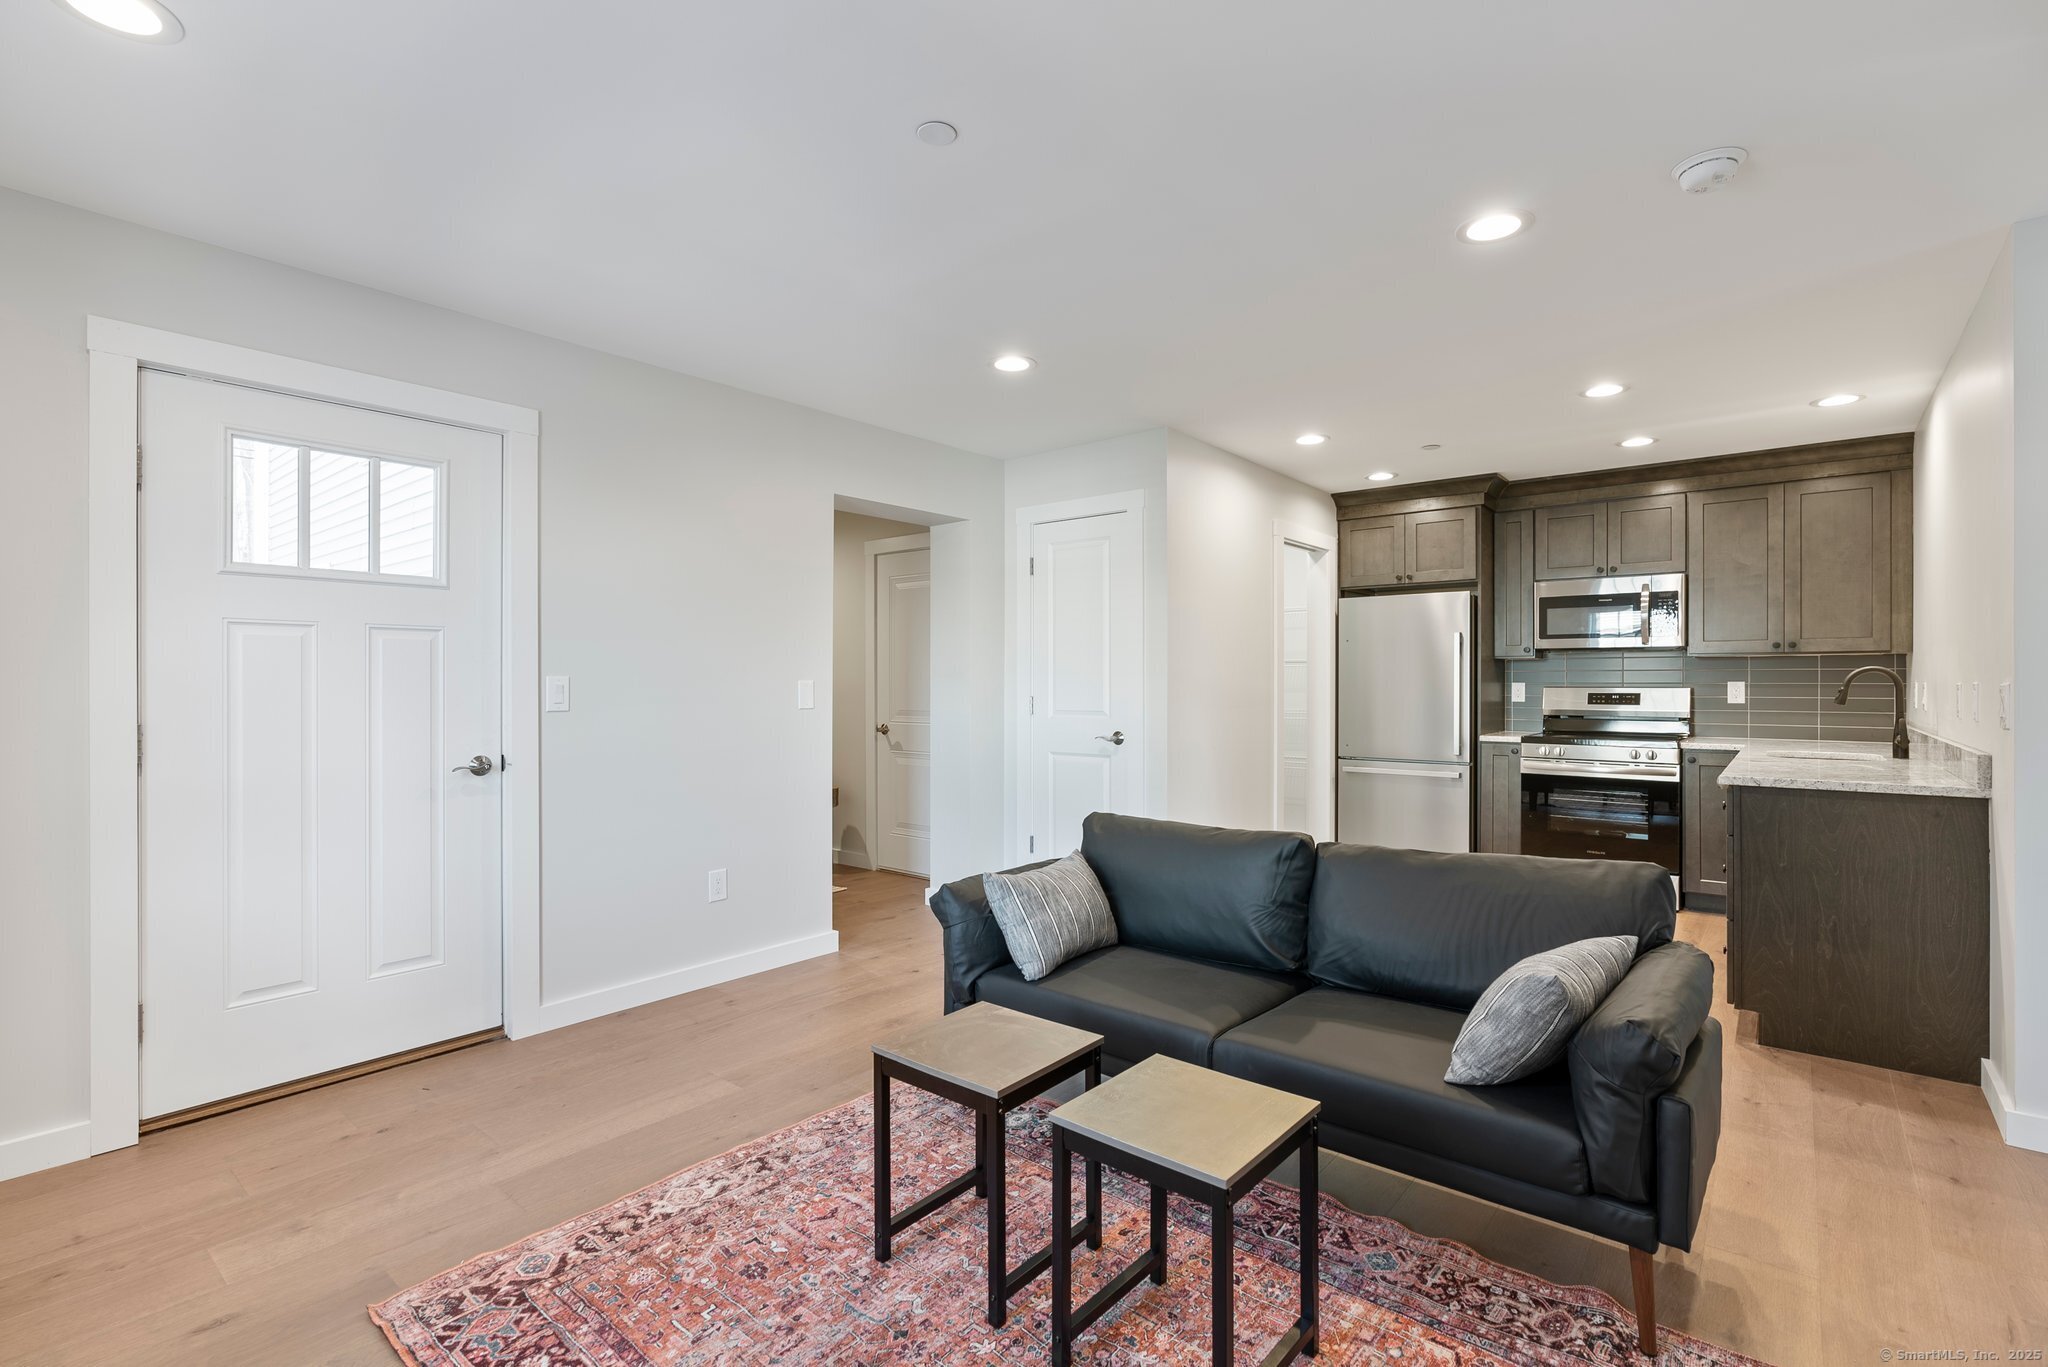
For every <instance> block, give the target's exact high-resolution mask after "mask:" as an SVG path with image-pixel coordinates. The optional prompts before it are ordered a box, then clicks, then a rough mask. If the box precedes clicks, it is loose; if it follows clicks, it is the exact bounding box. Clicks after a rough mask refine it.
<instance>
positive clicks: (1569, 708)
mask: <svg viewBox="0 0 2048 1367" xmlns="http://www.w3.org/2000/svg"><path fill="white" fill-rule="evenodd" d="M1691 734H1692V690H1691V689H1690V688H1546V689H1544V690H1543V729H1542V730H1541V731H1538V732H1535V733H1533V734H1531V735H1527V736H1524V737H1522V853H1524V854H1542V855H1550V856H1552V857H1555V858H1564V859H1630V860H1642V861H1646V862H1649V863H1653V864H1662V865H1663V866H1664V867H1665V868H1667V869H1669V870H1671V871H1672V872H1673V873H1677V872H1678V867H1679V846H1680V830H1679V814H1680V812H1681V810H1682V807H1681V803H1680V801H1679V763H1680V761H1679V754H1678V743H1679V741H1681V740H1683V739H1684V738H1685V737H1686V736H1689V735H1691Z"/></svg>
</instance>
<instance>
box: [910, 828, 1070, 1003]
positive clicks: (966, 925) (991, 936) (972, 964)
mask: <svg viewBox="0 0 2048 1367" xmlns="http://www.w3.org/2000/svg"><path fill="white" fill-rule="evenodd" d="M1050 863H1052V860H1050V859H1041V860H1039V861H1038V862H1037V863H1034V864H1019V865H1018V866H1017V867H1016V868H1014V869H1005V870H1004V872H1006V873H1023V872H1025V871H1027V870H1029V869H1042V868H1044V867H1045V866H1046V865H1047V864H1050ZM931 909H932V915H933V916H936V917H937V918H938V920H939V925H940V927H941V928H942V930H943V932H944V935H943V939H944V941H945V954H946V1009H947V1010H948V1011H957V1010H959V1009H960V1008H961V1007H963V1006H965V1005H967V1004H968V1003H969V1002H971V1001H973V1000H974V980H975V979H976V978H979V977H980V976H981V975H982V974H984V973H986V972H988V971H989V970H990V969H991V968H994V967H995V966H996V965H998V964H1006V963H1008V962H1010V947H1009V946H1008V945H1006V944H1004V943H1003V930H1002V927H1001V926H998V925H997V924H996V918H995V913H994V912H992V911H990V910H989V905H988V889H987V888H986V887H984V886H983V885H982V881H981V875H980V874H978V873H977V874H975V875H974V876H973V877H972V878H961V879H956V880H955V881H953V882H951V883H948V884H946V885H945V886H944V887H942V888H940V889H939V890H938V891H937V892H935V893H933V894H932V900H931Z"/></svg>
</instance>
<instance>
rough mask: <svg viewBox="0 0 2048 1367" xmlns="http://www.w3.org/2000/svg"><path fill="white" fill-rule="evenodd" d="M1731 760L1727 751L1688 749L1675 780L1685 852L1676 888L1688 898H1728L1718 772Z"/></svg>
mask: <svg viewBox="0 0 2048 1367" xmlns="http://www.w3.org/2000/svg"><path fill="white" fill-rule="evenodd" d="M1734 758H1735V754H1734V752H1733V751H1730V750H1688V751H1686V752H1685V767H1684V769H1683V770H1682V771H1681V773H1680V775H1679V778H1680V781H1681V783H1682V784H1683V792H1682V794H1681V797H1682V799H1683V801H1684V803H1685V849H1684V852H1683V854H1682V855H1681V857H1680V886H1681V887H1682V888H1683V889H1684V891H1685V892H1686V893H1687V894H1688V895H1689V896H1691V895H1697V896H1704V897H1726V896H1727V895H1728V794H1727V791H1726V790H1725V789H1723V788H1722V787H1721V771H1722V770H1723V769H1726V768H1727V767H1728V762H1729V761H1730V760H1732V759H1734Z"/></svg>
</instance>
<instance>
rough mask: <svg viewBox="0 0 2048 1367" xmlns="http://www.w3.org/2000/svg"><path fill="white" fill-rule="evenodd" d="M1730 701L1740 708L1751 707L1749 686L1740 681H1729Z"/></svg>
mask: <svg viewBox="0 0 2048 1367" xmlns="http://www.w3.org/2000/svg"><path fill="white" fill-rule="evenodd" d="M1728 701H1729V702H1731V703H1734V704H1735V705H1737V706H1739V707H1747V706H1749V685H1748V684H1746V683H1744V682H1742V681H1741V680H1740V679H1730V680H1729V681H1728Z"/></svg>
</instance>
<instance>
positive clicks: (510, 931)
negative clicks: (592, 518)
mask: <svg viewBox="0 0 2048 1367" xmlns="http://www.w3.org/2000/svg"><path fill="white" fill-rule="evenodd" d="M85 340H86V349H87V351H88V352H89V353H90V378H89V381H88V396H89V403H90V413H89V416H88V420H87V428H86V445H87V475H86V479H87V536H88V541H89V549H88V567H87V588H86V629H87V635H88V639H89V651H88V666H87V692H86V729H87V754H86V785H87V792H88V798H89V804H88V805H89V813H90V834H89V849H90V853H91V861H90V874H91V893H90V915H89V922H90V936H89V940H88V948H87V956H88V962H89V964H90V974H91V982H92V999H91V1005H90V1022H91V1024H90V1036H91V1079H92V1081H91V1088H92V1090H91V1104H92V1110H91V1124H90V1131H89V1147H90V1151H91V1152H92V1153H105V1152H107V1151H108V1150H110V1149H119V1148H125V1147H127V1146H128V1145H130V1144H133V1143H135V1142H136V1136H137V1128H138V1126H139V1125H140V1122H141V1111H142V1092H141V1080H142V1079H141V1061H142V1058H141V1048H140V1045H139V1042H138V1040H137V1037H136V1011H137V1004H138V1003H139V1002H140V1000H141V977H140V972H141V943H140V942H141V920H140V914H141V884H140V877H141V872H142V865H141V848H140V843H139V839H138V828H137V818H138V816H139V811H140V806H139V804H140V799H141V787H140V784H139V782H138V773H139V769H138V766H137V763H136V753H135V746H136V734H137V732H136V728H137V726H138V725H139V717H140V711H139V702H140V695H139V692H138V688H137V659H136V640H137V635H138V631H139V628H140V619H139V616H138V613H137V602H138V600H137V591H138V587H139V586H138V584H137V578H136V575H137V561H136V551H137V547H136V538H137V534H138V532H139V530H140V528H139V524H138V520H137V519H138V515H139V503H138V499H137V492H136V491H137V488H138V484H139V474H140V469H139V466H140V461H141V455H140V442H141V433H140V429H139V428H138V426H137V411H136V409H137V404H136V386H137V381H138V374H137V372H138V371H140V370H142V369H145V368H146V369H151V370H166V371H171V372H174V373H176V374H182V375H192V376H196V377H199V378H201V379H211V380H225V381H229V382H231V383H235V384H243V385H248V386H251V387H252V388H257V389H268V390H274V391H276V392H278V393H282V394H291V395H296V396H298V397H300V398H308V399H323V400H327V401H329V402H333V403H343V404H349V405H352V406H354V407H357V408H371V409H376V410H378V411H380V412H385V413H394V414H397V415H399V416H401V417H408V418H423V419H425V420H427V421H429V422H438V423H445V424H448V425H451V426H455V427H469V428H474V429H476V430H478V431H483V432H494V433H497V434H498V435H499V436H500V437H501V438H502V439H503V441H504V449H505V455H504V461H505V471H504V474H505V482H504V520H505V521H504V542H503V546H504V590H503V591H504V607H503V614H504V623H503V636H502V642H501V650H502V657H501V659H502V669H503V691H504V699H503V708H504V721H503V725H504V733H505V742H504V743H505V755H506V757H507V761H508V762H507V764H506V767H505V770H504V787H503V791H502V794H501V797H500V802H501V807H500V811H501V814H502V815H501V820H502V822H503V832H504V834H503V840H502V844H501V851H502V859H503V861H504V868H503V875H504V884H503V886H504V909H503V910H504V918H505V934H504V946H505V948H504V956H505V962H504V973H505V993H504V1002H505V1033H506V1034H508V1035H511V1036H513V1037H514V1038H517V1037H519V1036H520V1035H526V1034H532V1033H533V1032H534V1031H536V1030H538V1029H540V1028H541V1019H540V1015H541V1011H540V414H539V413H538V412H536V411H534V410H533V409H530V408H518V407H515V406H513V405H511V404H504V403H497V402H495V401H492V400H489V399H477V398H471V397H469V396H467V395H462V394H451V393H448V392H446V391H444V390H439V389H428V388H426V387H424V386H421V385H415V384H408V383H406V382H404V381H402V380H391V379H385V378H384V377H382V376H379V375H366V374H363V373H362V372H360V371H354V370H342V369H339V368H337V367H334V366H327V365H319V364H316V363H314V362H312V361H301V360H296V359H293V358H291V357H286V356H275V355H272V354H270V353H268V352H262V351H252V350H249V349H248V348H245V347H238V346H229V345H227V344H226V343H222V342H213V341H208V340H206V339H205V338H200V337H187V336H183V335H181V334H178V333H174V332H163V331H159V330H158V329H156V328H147V327H139V326H137V325H135V324H132V323H122V322H117V321H115V320H113V319H110V318H98V317H88V318H87V319H86V327H85Z"/></svg>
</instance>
